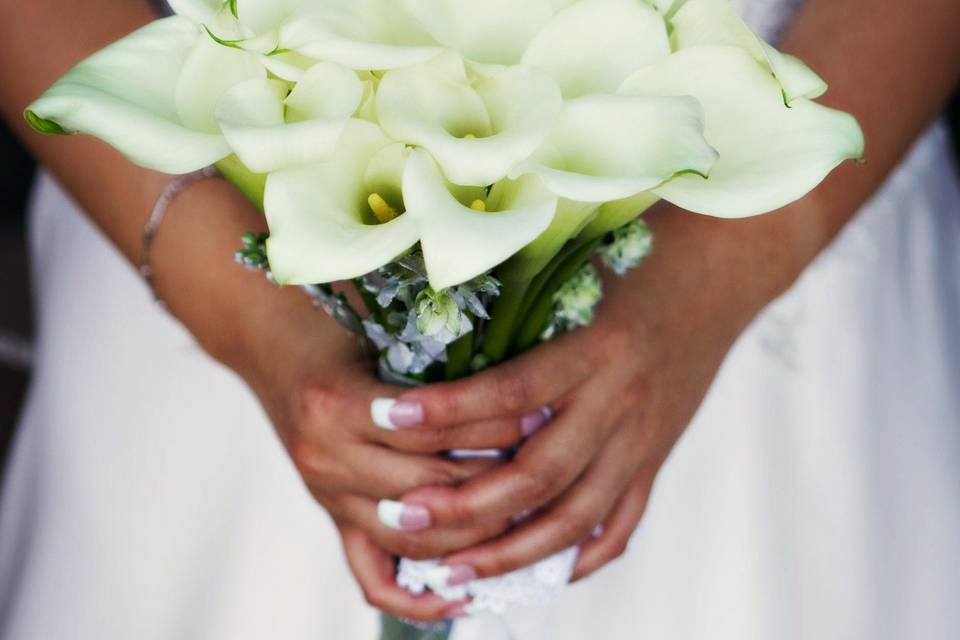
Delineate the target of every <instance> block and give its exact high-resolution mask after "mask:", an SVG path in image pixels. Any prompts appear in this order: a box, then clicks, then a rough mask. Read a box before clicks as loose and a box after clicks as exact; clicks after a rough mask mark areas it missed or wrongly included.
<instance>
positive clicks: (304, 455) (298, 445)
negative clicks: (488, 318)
mask: <svg viewBox="0 0 960 640" xmlns="http://www.w3.org/2000/svg"><path fill="white" fill-rule="evenodd" d="M289 449H290V459H291V460H293V465H294V467H296V469H297V471H298V472H299V473H300V475H301V476H303V477H313V469H314V466H315V464H316V460H315V458H316V451H315V450H314V448H313V444H312V443H311V442H309V441H308V440H306V439H304V438H297V439H296V440H294V441H293V442H291V443H290V445H289Z"/></svg>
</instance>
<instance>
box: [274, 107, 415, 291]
mask: <svg viewBox="0 0 960 640" xmlns="http://www.w3.org/2000/svg"><path fill="white" fill-rule="evenodd" d="M407 153H408V152H407V150H406V149H405V147H404V146H403V145H402V144H399V143H396V142H394V141H392V140H390V139H389V138H387V137H386V136H385V135H384V134H383V132H382V131H381V130H380V128H379V127H377V126H376V125H374V124H371V123H369V122H366V121H363V120H350V121H349V122H348V123H347V125H346V127H345V129H344V131H343V135H342V136H341V138H340V142H339V144H338V145H337V148H336V150H335V151H334V154H333V156H332V157H331V159H330V160H328V161H326V162H322V163H316V164H312V165H305V166H301V167H295V168H291V169H285V170H282V171H277V172H275V173H272V174H270V176H269V177H268V178H267V186H266V191H265V194H264V209H265V211H266V215H267V222H268V224H269V226H270V240H269V241H268V243H267V252H268V255H269V258H270V268H271V270H272V271H273V275H274V277H275V278H276V280H277V281H278V282H279V283H281V284H285V285H289V284H297V285H306V284H316V283H326V282H334V281H337V280H347V279H350V278H356V277H359V276H362V275H365V274H367V273H369V272H371V271H374V270H375V269H377V268H379V267H381V266H383V265H384V264H387V263H389V262H390V261H392V260H394V259H395V258H396V257H397V256H399V255H401V254H403V253H404V252H405V251H407V250H408V249H410V248H411V247H412V246H413V245H415V244H416V243H417V240H419V232H418V226H417V221H416V220H415V219H414V218H413V217H412V216H409V215H405V214H404V202H403V196H402V180H403V168H404V165H405V164H406V161H407V160H406V156H407Z"/></svg>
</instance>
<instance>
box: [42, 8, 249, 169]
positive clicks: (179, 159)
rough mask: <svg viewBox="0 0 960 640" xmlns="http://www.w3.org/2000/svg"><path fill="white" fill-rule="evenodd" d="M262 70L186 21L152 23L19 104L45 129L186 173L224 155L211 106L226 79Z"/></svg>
mask: <svg viewBox="0 0 960 640" xmlns="http://www.w3.org/2000/svg"><path fill="white" fill-rule="evenodd" d="M264 73H265V72H264V71H263V68H262V67H259V66H258V65H256V64H253V63H251V60H250V59H249V56H247V55H246V54H244V53H242V52H239V51H236V50H231V49H226V48H223V47H219V46H217V45H215V44H214V43H212V42H210V39H209V38H208V37H207V36H206V35H205V34H203V33H202V32H201V31H200V30H199V29H198V27H197V26H196V25H195V24H194V23H193V22H191V21H190V20H188V19H187V18H184V17H180V16H174V17H171V18H165V19H163V20H158V21H156V22H153V23H151V24H149V25H147V26H145V27H143V28H141V29H139V30H138V31H135V32H133V33H132V34H130V35H129V36H127V37H125V38H123V39H122V40H119V41H118V42H116V43H114V44H112V45H110V46H108V47H106V48H105V49H103V50H101V51H100V52H98V53H95V54H94V55H92V56H91V57H89V58H87V59H86V60H85V61H83V62H81V63H80V64H79V65H77V66H76V67H74V68H73V69H72V70H71V71H70V72H69V73H67V74H66V75H65V76H64V77H63V78H62V79H60V80H59V81H58V82H57V83H56V84H54V85H53V86H52V87H51V88H50V89H49V90H48V91H47V92H46V93H44V94H43V96H41V97H40V98H39V99H38V100H37V101H36V102H34V103H33V104H32V105H30V106H29V107H28V109H27V113H26V116H27V119H28V120H29V121H30V122H31V124H32V125H33V126H34V127H36V128H37V129H39V130H41V131H45V132H47V133H72V132H79V133H87V134H90V135H93V136H96V137H97V138H100V139H101V140H104V141H105V142H107V143H108V144H110V145H112V146H113V147H115V148H116V149H118V150H119V151H120V152H122V153H123V154H124V155H126V156H127V157H128V158H130V160H131V161H132V162H134V163H136V164H139V165H141V166H144V167H147V168H150V169H155V170H158V171H163V172H166V173H174V174H177V173H188V172H190V171H195V170H197V169H200V168H203V167H205V166H208V165H210V164H212V163H214V162H217V161H219V160H221V159H223V158H224V157H226V156H227V155H229V153H230V147H229V145H228V144H227V141H226V140H225V139H224V137H223V136H222V135H221V134H220V131H219V129H218V128H217V126H216V122H215V120H214V119H213V108H214V105H215V103H216V101H217V100H218V99H219V98H220V96H221V95H222V93H223V91H224V90H225V89H226V88H227V87H228V86H230V85H231V84H232V83H234V82H236V81H239V80H242V79H248V78H254V77H258V75H262V74H264Z"/></svg>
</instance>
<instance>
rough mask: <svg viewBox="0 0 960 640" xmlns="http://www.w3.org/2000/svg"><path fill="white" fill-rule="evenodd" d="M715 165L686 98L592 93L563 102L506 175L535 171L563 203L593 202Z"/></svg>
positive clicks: (694, 107)
mask: <svg viewBox="0 0 960 640" xmlns="http://www.w3.org/2000/svg"><path fill="white" fill-rule="evenodd" d="M716 160H717V152H716V151H715V150H714V149H713V148H712V147H711V146H710V145H709V144H707V142H706V140H705V139H704V136H703V110H702V109H701V107H700V105H699V104H698V103H697V101H696V100H694V99H693V98H689V97H668V98H660V97H656V98H650V97H636V96H622V95H592V96H585V97H582V98H577V99H575V100H570V101H568V102H567V103H565V104H564V107H563V110H562V111H561V113H560V117H559V118H558V119H557V122H556V125H555V126H554V128H553V130H552V131H551V133H550V136H549V137H548V138H547V140H546V142H545V143H544V145H543V146H542V147H541V148H540V149H539V150H538V151H537V152H536V154H535V155H534V156H533V157H532V158H531V159H530V160H529V161H528V162H525V163H524V164H522V165H520V166H519V167H518V168H517V169H516V170H515V171H514V172H513V173H512V175H513V176H514V177H515V176H519V175H522V174H524V173H535V174H537V175H538V176H540V177H541V178H542V179H543V181H544V183H545V184H546V185H547V188H549V189H550V190H551V191H552V192H554V193H556V194H557V195H559V196H561V197H563V198H567V199H570V200H576V201H579V202H595V203H600V202H609V201H612V200H620V199H623V198H629V197H630V196H633V195H636V194H637V193H640V192H641V191H647V190H649V189H653V188H654V187H657V186H658V185H660V184H662V183H663V182H665V181H667V180H669V179H670V178H672V177H673V176H675V175H676V174H679V173H685V172H695V173H698V174H700V175H707V174H708V173H709V172H710V170H711V168H712V167H713V165H714V163H715V162H716Z"/></svg>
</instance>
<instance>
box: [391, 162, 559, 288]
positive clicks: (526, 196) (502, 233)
mask: <svg viewBox="0 0 960 640" xmlns="http://www.w3.org/2000/svg"><path fill="white" fill-rule="evenodd" d="M403 195H404V200H405V202H406V206H407V215H409V216H411V217H412V218H413V219H415V220H416V221H417V224H418V225H419V229H420V244H421V246H422V248H423V255H424V259H425V261H426V265H427V274H428V276H429V278H430V285H431V286H432V287H433V288H434V289H437V290H440V289H444V288H447V287H452V286H455V285H458V284H461V283H463V282H466V281H468V280H472V279H473V278H475V277H477V276H479V275H481V274H483V273H485V272H486V271H489V270H490V269H493V268H494V267H496V266H497V265H499V264H500V263H502V262H504V261H505V260H507V259H508V258H510V256H512V255H513V254H515V253H517V252H518V251H520V250H521V249H523V248H524V247H525V246H527V245H528V244H530V243H531V242H533V241H534V240H535V239H536V238H537V237H538V236H540V235H541V234H542V233H543V232H544V231H546V230H547V228H548V227H549V226H550V223H551V221H552V220H553V216H554V213H555V212H556V209H557V198H556V196H554V195H553V194H551V193H550V192H549V191H547V190H546V189H545V188H544V186H543V184H542V183H541V182H540V180H539V179H538V178H536V177H534V176H525V177H523V178H521V179H519V180H516V181H504V182H501V183H499V184H497V185H496V186H495V187H494V188H493V190H492V191H491V192H490V195H489V197H484V196H485V191H484V190H482V189H480V190H475V189H466V190H464V189H458V188H457V187H455V186H453V185H449V184H447V182H446V180H445V179H444V178H443V176H442V175H441V174H440V170H439V167H438V166H437V164H436V163H435V162H434V161H433V159H432V158H431V157H430V155H429V154H428V153H426V152H425V151H423V150H417V151H414V152H413V154H411V157H410V160H409V162H408V164H407V169H406V171H405V173H404V176H403ZM475 196H479V197H475Z"/></svg>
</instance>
